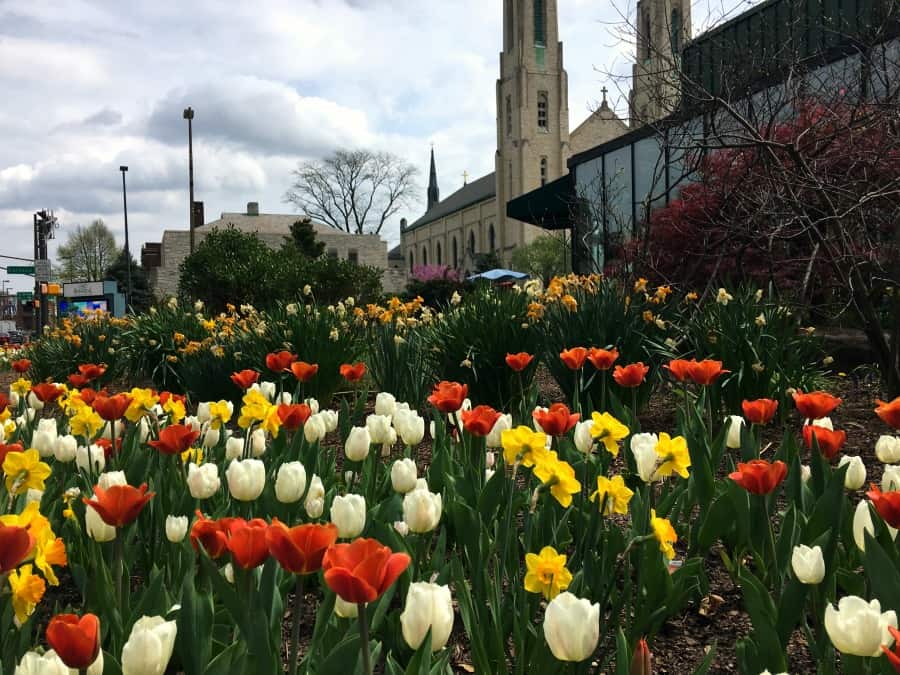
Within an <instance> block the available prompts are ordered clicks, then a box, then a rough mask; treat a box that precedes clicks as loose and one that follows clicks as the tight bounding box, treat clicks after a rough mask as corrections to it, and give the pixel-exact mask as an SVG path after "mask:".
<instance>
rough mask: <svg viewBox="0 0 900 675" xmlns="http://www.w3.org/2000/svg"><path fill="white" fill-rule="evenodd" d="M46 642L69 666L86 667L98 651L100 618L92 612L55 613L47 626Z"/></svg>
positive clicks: (93, 659) (94, 659)
mask: <svg viewBox="0 0 900 675" xmlns="http://www.w3.org/2000/svg"><path fill="white" fill-rule="evenodd" d="M47 644H49V645H50V646H51V647H52V648H53V650H54V651H55V652H56V655H57V656H59V658H60V660H61V661H62V662H63V663H65V664H66V665H67V666H68V667H69V668H75V669H78V670H83V669H86V668H88V666H90V665H91V664H92V663H93V662H94V661H96V660H97V655H98V654H99V653H100V620H99V619H98V618H97V617H96V615H94V614H85V615H84V616H82V617H81V618H79V617H77V616H76V615H74V614H57V615H56V616H54V617H53V618H52V619H50V623H49V625H48V626H47Z"/></svg>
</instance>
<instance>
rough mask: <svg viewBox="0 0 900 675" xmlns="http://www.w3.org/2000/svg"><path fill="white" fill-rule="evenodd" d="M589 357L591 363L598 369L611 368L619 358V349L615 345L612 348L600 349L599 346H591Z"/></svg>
mask: <svg viewBox="0 0 900 675" xmlns="http://www.w3.org/2000/svg"><path fill="white" fill-rule="evenodd" d="M587 358H588V361H590V362H591V365H592V366H594V368H596V369H597V370H609V369H610V368H612V367H613V364H614V363H615V362H616V361H617V360H618V358H619V350H618V349H616V348H615V347H613V348H612V349H598V348H597V347H591V348H590V350H588V355H587Z"/></svg>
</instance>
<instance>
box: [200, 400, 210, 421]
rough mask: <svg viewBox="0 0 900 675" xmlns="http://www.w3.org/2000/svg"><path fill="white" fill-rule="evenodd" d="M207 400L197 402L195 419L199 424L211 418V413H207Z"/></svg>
mask: <svg viewBox="0 0 900 675" xmlns="http://www.w3.org/2000/svg"><path fill="white" fill-rule="evenodd" d="M209 403H210V402H209V401H200V403H198V404H197V421H198V422H200V424H206V423H207V422H209V421H210V420H211V419H212V415H210V413H209Z"/></svg>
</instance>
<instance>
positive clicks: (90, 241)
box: [56, 218, 119, 281]
mask: <svg viewBox="0 0 900 675" xmlns="http://www.w3.org/2000/svg"><path fill="white" fill-rule="evenodd" d="M118 255H119V248H118V247H117V246H116V239H115V237H114V236H113V233H112V232H110V230H109V228H108V227H107V226H106V223H104V222H103V220H102V219H101V218H98V219H97V220H95V221H93V222H92V223H91V224H90V225H88V226H87V227H84V226H82V225H78V226H77V227H76V228H75V231H74V232H71V233H70V234H69V237H68V239H66V242H65V243H64V244H61V245H60V246H59V248H58V249H57V251H56V257H57V259H58V260H59V267H60V278H61V279H62V280H63V281H101V280H102V279H104V278H105V275H106V270H107V269H109V267H110V265H112V264H113V263H114V262H115V261H116V258H117V257H118Z"/></svg>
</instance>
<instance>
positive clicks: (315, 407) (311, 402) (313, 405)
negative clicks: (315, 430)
mask: <svg viewBox="0 0 900 675" xmlns="http://www.w3.org/2000/svg"><path fill="white" fill-rule="evenodd" d="M303 402H304V403H305V404H306V405H308V406H309V409H310V410H312V414H313V415H315V414H316V413H317V412H319V402H318V401H317V400H316V399H314V398H311V397H310V398H308V399H306V400H305V401H303Z"/></svg>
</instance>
